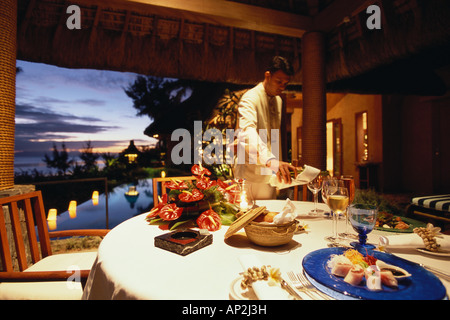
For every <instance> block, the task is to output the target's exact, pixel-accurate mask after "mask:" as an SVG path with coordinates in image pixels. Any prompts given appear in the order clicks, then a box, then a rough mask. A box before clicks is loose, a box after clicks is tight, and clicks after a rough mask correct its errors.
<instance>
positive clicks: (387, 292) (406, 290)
mask: <svg viewBox="0 0 450 320" xmlns="http://www.w3.org/2000/svg"><path fill="white" fill-rule="evenodd" d="M345 250H347V249H345V248H325V249H320V250H317V251H313V252H310V253H309V254H307V255H306V256H305V257H304V258H303V262H302V265H303V270H304V272H305V274H306V276H307V277H308V279H309V280H311V283H312V284H313V285H315V286H316V287H317V288H318V289H319V290H321V291H324V292H325V293H327V294H329V295H330V296H332V297H334V298H338V299H368V300H441V299H444V298H446V289H445V287H444V285H443V284H442V282H441V281H440V280H439V279H438V278H437V277H436V276H435V275H434V274H432V273H431V272H429V271H428V270H425V269H424V268H422V267H421V266H419V265H418V264H416V263H414V262H411V261H408V260H405V259H402V258H399V257H396V256H394V255H391V254H388V253H384V252H379V251H371V252H370V254H371V255H373V256H374V257H375V258H377V259H380V260H382V261H384V262H386V263H388V264H392V265H395V266H398V267H400V268H403V269H405V270H406V271H408V272H409V273H411V275H412V276H411V277H409V278H407V279H403V280H399V281H398V288H396V289H395V288H389V287H387V286H384V285H383V290H381V291H370V290H369V289H367V287H366V285H365V281H363V282H361V284H360V285H358V286H353V285H351V284H348V283H346V282H344V279H343V278H339V277H336V276H334V275H333V274H331V271H330V270H329V268H328V267H327V262H328V260H329V259H330V257H331V255H333V254H342V253H344V251H345Z"/></svg>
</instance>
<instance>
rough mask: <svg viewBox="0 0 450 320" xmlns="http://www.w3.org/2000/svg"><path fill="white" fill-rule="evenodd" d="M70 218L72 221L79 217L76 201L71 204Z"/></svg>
mask: <svg viewBox="0 0 450 320" xmlns="http://www.w3.org/2000/svg"><path fill="white" fill-rule="evenodd" d="M69 216H70V218H71V219H73V218H76V217H77V202H76V201H75V200H72V201H70V203H69Z"/></svg>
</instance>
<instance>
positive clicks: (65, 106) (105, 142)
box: [15, 60, 155, 166]
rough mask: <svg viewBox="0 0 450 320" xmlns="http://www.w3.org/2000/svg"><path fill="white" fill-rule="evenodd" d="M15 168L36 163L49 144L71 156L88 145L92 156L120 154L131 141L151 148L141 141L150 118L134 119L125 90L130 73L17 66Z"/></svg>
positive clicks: (21, 63)
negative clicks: (107, 153)
mask: <svg viewBox="0 0 450 320" xmlns="http://www.w3.org/2000/svg"><path fill="white" fill-rule="evenodd" d="M17 66H18V67H20V68H21V69H22V72H20V73H18V74H17V80H16V87H17V89H16V90H17V91H16V133H15V137H16V138H15V139H16V140H15V164H16V166H19V165H21V164H22V165H23V164H30V163H35V162H39V161H40V159H42V158H44V154H45V153H47V154H49V155H50V153H51V150H52V147H53V143H56V145H57V147H58V149H59V150H60V149H61V144H62V142H64V143H65V145H66V147H67V149H68V151H70V152H71V156H72V157H75V156H77V153H78V151H79V149H80V148H82V147H83V146H84V145H86V142H87V141H91V142H92V143H91V144H92V146H93V147H94V151H95V152H111V153H118V152H121V151H122V150H123V149H125V148H126V147H127V146H128V144H129V141H130V140H134V141H135V144H136V145H137V146H143V145H147V146H148V145H152V144H154V143H155V140H154V139H152V138H150V137H148V136H146V135H144V134H143V131H144V129H145V128H146V127H147V126H148V125H149V124H150V119H149V118H148V117H146V116H145V117H138V116H137V115H136V113H137V112H136V110H135V109H134V108H133V102H132V100H131V99H130V98H129V97H128V96H127V95H126V94H125V92H124V88H126V87H127V86H128V85H129V84H131V83H133V81H134V79H135V78H136V74H134V73H123V72H112V71H101V70H87V69H65V68H58V67H55V66H51V65H46V64H42V63H30V62H25V61H20V60H18V61H17Z"/></svg>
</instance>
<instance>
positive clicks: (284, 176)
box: [266, 159, 297, 183]
mask: <svg viewBox="0 0 450 320" xmlns="http://www.w3.org/2000/svg"><path fill="white" fill-rule="evenodd" d="M266 166H267V167H268V168H270V169H272V171H274V172H276V173H277V178H278V181H279V182H284V183H291V182H292V179H291V172H290V170H292V171H294V177H296V176H297V168H296V167H294V166H293V165H290V164H289V163H287V162H284V161H278V160H276V159H271V160H269V161H267V164H266Z"/></svg>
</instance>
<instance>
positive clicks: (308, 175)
mask: <svg viewBox="0 0 450 320" xmlns="http://www.w3.org/2000/svg"><path fill="white" fill-rule="evenodd" d="M319 173H320V170H319V169H317V168H314V167H311V166H308V165H305V166H304V167H303V171H302V172H300V173H299V174H298V175H297V177H295V179H292V182H291V183H290V184H289V183H284V182H283V181H281V182H279V181H278V178H277V176H276V175H275V174H273V175H272V176H271V177H270V180H269V184H270V185H271V186H272V187H275V188H277V189H278V190H281V189H286V188H290V187H294V186H299V185H304V184H307V183H308V182H310V181H311V180H313V179H314V178H315V177H317V175H318V174H319Z"/></svg>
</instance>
